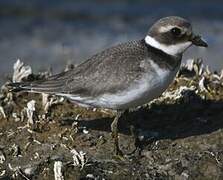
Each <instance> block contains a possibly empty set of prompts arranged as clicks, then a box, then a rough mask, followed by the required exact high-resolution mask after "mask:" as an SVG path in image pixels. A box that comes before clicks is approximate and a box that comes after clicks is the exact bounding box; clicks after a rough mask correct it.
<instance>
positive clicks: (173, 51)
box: [145, 35, 192, 56]
mask: <svg viewBox="0 0 223 180" xmlns="http://www.w3.org/2000/svg"><path fill="white" fill-rule="evenodd" d="M145 42H146V44H148V45H150V46H152V47H154V48H157V49H159V50H161V51H163V52H165V53H167V54H169V55H172V56H176V55H178V54H181V53H183V52H184V51H186V50H187V48H188V47H190V46H191V45H192V42H190V41H187V42H182V43H178V44H171V45H166V44H162V43H160V42H158V41H157V40H156V39H155V38H153V37H151V36H149V35H147V36H146V38H145Z"/></svg>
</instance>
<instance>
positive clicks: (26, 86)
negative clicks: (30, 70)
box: [6, 82, 32, 92]
mask: <svg viewBox="0 0 223 180" xmlns="http://www.w3.org/2000/svg"><path fill="white" fill-rule="evenodd" d="M6 87H7V88H8V89H9V91H10V92H20V91H31V89H32V86H31V84H30V83H28V82H27V83H26V82H22V83H20V82H16V83H9V84H6Z"/></svg>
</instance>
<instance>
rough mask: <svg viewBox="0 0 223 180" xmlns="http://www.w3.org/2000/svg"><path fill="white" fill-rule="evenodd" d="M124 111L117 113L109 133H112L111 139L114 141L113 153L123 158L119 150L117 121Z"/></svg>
mask: <svg viewBox="0 0 223 180" xmlns="http://www.w3.org/2000/svg"><path fill="white" fill-rule="evenodd" d="M123 113H124V111H117V113H116V116H115V118H114V120H113V122H112V124H111V131H112V138H113V139H114V151H115V155H118V156H123V153H122V151H121V150H120V148H119V141H118V120H119V119H120V117H121V116H122V114H123Z"/></svg>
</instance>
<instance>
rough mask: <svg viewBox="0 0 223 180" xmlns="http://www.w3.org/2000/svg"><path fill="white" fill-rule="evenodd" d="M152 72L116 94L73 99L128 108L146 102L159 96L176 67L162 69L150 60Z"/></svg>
mask: <svg viewBox="0 0 223 180" xmlns="http://www.w3.org/2000/svg"><path fill="white" fill-rule="evenodd" d="M151 66H152V67H153V69H154V72H153V73H151V72H150V73H148V74H145V75H144V76H143V77H142V78H141V79H140V80H139V81H138V82H134V83H133V84H132V85H130V86H129V87H128V88H127V89H125V90H124V91H121V92H117V93H116V94H103V95H101V96H99V97H97V98H80V97H73V98H71V99H73V100H74V101H75V100H77V101H80V102H83V103H84V104H88V105H91V106H97V107H103V108H110V109H128V108H132V107H137V106H140V105H143V104H146V103H148V102H149V101H151V100H153V99H155V98H157V97H159V96H160V95H161V94H162V93H163V92H164V91H165V90H166V89H167V88H168V86H169V85H170V83H171V82H172V81H173V79H174V77H175V75H176V73H177V71H178V68H179V67H177V68H176V69H175V71H169V70H163V69H161V68H159V67H158V66H157V65H156V64H155V63H153V62H151Z"/></svg>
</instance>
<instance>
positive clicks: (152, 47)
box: [9, 17, 207, 153]
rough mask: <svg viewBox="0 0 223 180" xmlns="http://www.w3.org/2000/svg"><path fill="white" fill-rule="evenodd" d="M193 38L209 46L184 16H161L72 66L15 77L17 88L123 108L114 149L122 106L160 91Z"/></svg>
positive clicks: (114, 128)
mask: <svg viewBox="0 0 223 180" xmlns="http://www.w3.org/2000/svg"><path fill="white" fill-rule="evenodd" d="M192 44H194V45H197V46H205V47H206V46H207V44H206V43H205V42H204V41H203V40H202V39H201V37H200V36H195V35H194V34H193V32H192V27H191V24H190V23H189V22H188V21H187V20H185V19H183V18H180V17H166V18H163V19H161V20H159V21H158V22H156V23H155V24H154V25H153V26H152V27H151V28H150V30H149V32H148V34H147V36H146V37H145V38H144V39H142V40H138V41H131V42H127V43H123V44H119V45H117V46H114V47H112V48H109V49H107V50H104V51H102V52H100V53H98V54H96V55H94V56H93V57H91V58H90V59H88V60H87V61H85V62H84V63H82V64H80V65H78V66H77V67H75V68H74V69H73V70H70V71H67V72H63V73H61V74H58V75H54V76H51V77H49V79H48V80H44V81H37V82H31V83H12V84H10V85H9V86H11V87H12V89H13V90H15V91H16V90H24V91H30V92H37V93H48V94H55V95H59V96H64V97H67V98H68V99H70V100H71V101H72V102H76V103H78V104H80V105H87V106H93V107H103V108H110V109H115V110H118V114H117V117H116V118H115V120H114V122H113V123H112V126H111V127H112V132H113V137H114V138H115V150H116V152H117V153H119V152H120V150H119V146H118V139H117V138H118V135H117V123H118V119H119V117H120V116H121V113H120V112H121V111H123V110H125V109H128V108H130V107H136V106H140V105H143V104H145V103H147V102H149V101H150V100H152V99H154V98H156V97H158V96H159V95H160V94H161V93H162V92H163V91H165V89H166V88H167V87H168V86H169V84H170V83H171V82H172V80H173V78H174V77H175V75H176V73H177V70H178V69H179V66H180V63H181V58H182V54H183V52H184V51H185V50H186V49H187V48H188V47H190V46H191V45H192Z"/></svg>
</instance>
